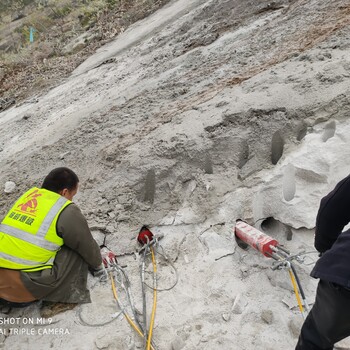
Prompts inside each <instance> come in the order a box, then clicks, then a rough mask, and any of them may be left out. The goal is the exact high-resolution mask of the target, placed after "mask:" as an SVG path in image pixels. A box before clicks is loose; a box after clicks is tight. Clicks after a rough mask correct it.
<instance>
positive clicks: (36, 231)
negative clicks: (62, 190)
mask: <svg viewBox="0 0 350 350" xmlns="http://www.w3.org/2000/svg"><path fill="white" fill-rule="evenodd" d="M71 203H72V202H71V201H69V200H68V199H66V198H64V197H62V196H61V195H59V194H58V193H55V192H52V191H48V190H45V189H42V188H40V189H39V188H36V187H34V188H32V189H30V190H29V191H27V192H26V193H24V194H23V195H22V196H21V197H20V198H19V199H18V200H17V202H16V203H15V204H14V206H13V207H12V208H11V209H10V211H9V212H8V213H7V215H6V216H5V218H4V220H3V221H2V222H1V224H0V267H2V268H6V269H13V270H23V271H39V270H43V269H48V268H51V267H52V265H53V262H54V259H55V256H56V253H57V251H58V250H60V248H61V246H62V245H63V239H62V238H61V237H59V236H58V235H57V232H56V223H57V219H58V216H59V215H60V213H61V212H62V210H63V209H64V208H65V207H67V206H68V205H69V204H71Z"/></svg>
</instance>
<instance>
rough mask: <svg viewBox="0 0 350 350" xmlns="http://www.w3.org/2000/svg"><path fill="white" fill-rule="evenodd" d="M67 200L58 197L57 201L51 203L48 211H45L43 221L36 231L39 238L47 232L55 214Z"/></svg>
mask: <svg viewBox="0 0 350 350" xmlns="http://www.w3.org/2000/svg"><path fill="white" fill-rule="evenodd" d="M67 201H68V199H66V198H64V197H60V198H58V200H57V202H56V203H55V204H54V205H53V207H52V208H51V209H50V211H49V212H48V213H47V215H46V217H45V219H44V221H43V222H42V224H41V226H40V228H39V231H38V233H37V234H36V236H37V237H39V238H44V237H45V236H46V234H47V231H48V230H49V228H50V226H51V224H52V221H53V220H54V218H55V216H56V215H57V214H58V213H59V211H60V210H61V208H62V206H63V205H64V204H65V203H66V202H67Z"/></svg>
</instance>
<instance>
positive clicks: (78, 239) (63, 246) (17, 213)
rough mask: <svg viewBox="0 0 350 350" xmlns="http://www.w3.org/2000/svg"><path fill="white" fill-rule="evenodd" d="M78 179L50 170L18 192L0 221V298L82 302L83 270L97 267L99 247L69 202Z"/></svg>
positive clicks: (22, 302)
mask: <svg viewBox="0 0 350 350" xmlns="http://www.w3.org/2000/svg"><path fill="white" fill-rule="evenodd" d="M78 183H79V179H78V177H77V175H76V174H75V173H74V172H73V171H72V170H70V169H68V168H64V167H62V168H56V169H54V170H52V171H51V172H50V173H49V174H48V175H47V176H46V178H45V179H44V182H43V184H42V187H41V188H36V187H34V188H32V189H30V190H29V191H27V192H26V193H25V194H23V195H22V196H21V197H20V198H19V199H18V200H17V201H16V203H15V204H14V205H13V207H12V208H11V209H10V210H9V212H8V213H7V215H6V216H5V218H4V219H3V221H2V222H1V224H0V240H1V245H0V301H2V304H4V303H5V304H8V305H10V306H26V305H27V303H28V302H33V301H36V300H43V301H48V302H63V303H86V302H90V295H89V291H88V290H87V288H86V284H87V274H88V268H90V269H91V270H92V271H103V270H104V267H103V264H102V257H101V253H100V248H99V246H98V244H97V243H96V241H95V240H94V238H93V237H92V235H91V232H90V230H89V227H88V224H87V222H86V219H85V217H84V216H83V214H82V213H81V211H80V210H79V208H78V207H77V206H76V205H75V204H74V203H73V202H72V199H73V197H74V196H75V194H76V193H77V191H78Z"/></svg>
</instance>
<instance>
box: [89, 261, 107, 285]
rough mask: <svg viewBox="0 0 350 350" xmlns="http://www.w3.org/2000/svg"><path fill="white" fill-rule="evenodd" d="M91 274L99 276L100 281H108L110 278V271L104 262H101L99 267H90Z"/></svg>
mask: <svg viewBox="0 0 350 350" xmlns="http://www.w3.org/2000/svg"><path fill="white" fill-rule="evenodd" d="M89 270H90V272H91V274H92V275H93V276H94V277H98V278H99V279H100V281H106V280H107V279H108V273H107V270H106V268H105V266H104V264H101V265H100V266H99V267H98V268H97V269H93V268H91V267H90V268H89Z"/></svg>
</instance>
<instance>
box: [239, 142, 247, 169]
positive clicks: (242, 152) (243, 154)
mask: <svg viewBox="0 0 350 350" xmlns="http://www.w3.org/2000/svg"><path fill="white" fill-rule="evenodd" d="M248 159H249V145H248V142H247V141H246V140H243V141H242V143H241V149H240V152H239V158H238V169H242V168H243V167H244V165H245V164H246V163H247V162H248Z"/></svg>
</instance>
